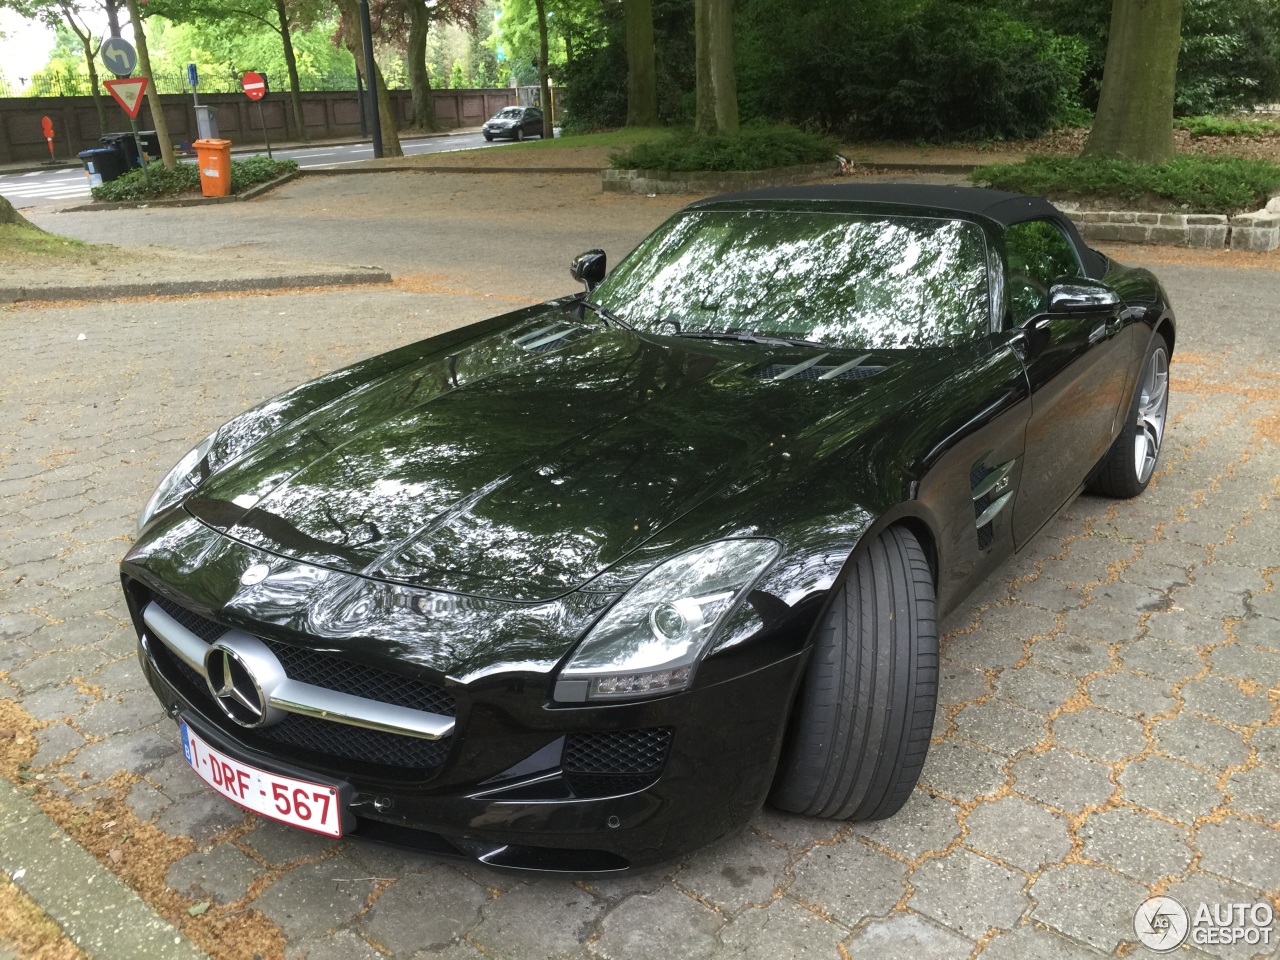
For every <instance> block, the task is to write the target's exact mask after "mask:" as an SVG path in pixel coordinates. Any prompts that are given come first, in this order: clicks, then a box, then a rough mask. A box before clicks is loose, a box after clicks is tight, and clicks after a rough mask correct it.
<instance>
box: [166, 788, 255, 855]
mask: <svg viewBox="0 0 1280 960" xmlns="http://www.w3.org/2000/svg"><path fill="white" fill-rule="evenodd" d="M248 816H252V814H249V813H246V812H245V811H244V810H243V809H242V808H240V807H238V806H236V805H235V804H234V803H232V802H231V801H230V800H228V799H226V798H225V797H223V796H222V794H220V793H215V792H214V791H213V789H212V788H206V789H205V790H204V791H202V792H200V793H194V794H192V795H191V796H188V797H183V798H182V799H181V800H178V801H177V802H175V803H173V804H171V805H170V806H168V807H166V808H165V809H164V811H163V812H161V814H160V815H159V816H158V817H157V818H156V827H158V828H159V829H161V830H163V831H164V832H165V833H171V834H174V835H175V836H179V837H190V838H191V839H192V840H194V841H195V842H196V843H198V844H199V843H208V842H209V841H210V840H211V839H212V838H213V837H214V835H215V834H218V833H221V832H222V831H223V830H226V829H228V828H229V827H234V826H235V825H236V824H239V823H243V822H244V820H245V818H246V817H248Z"/></svg>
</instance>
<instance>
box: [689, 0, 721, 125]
mask: <svg viewBox="0 0 1280 960" xmlns="http://www.w3.org/2000/svg"><path fill="white" fill-rule="evenodd" d="M710 21H711V0H693V34H694V37H693V39H694V49H695V55H694V68H695V71H696V76H697V96H696V99H697V105H696V112H695V117H694V129H696V130H697V132H698V133H715V132H716V89H715V84H714V83H712V81H711V28H710Z"/></svg>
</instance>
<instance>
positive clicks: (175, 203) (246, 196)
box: [61, 170, 302, 213]
mask: <svg viewBox="0 0 1280 960" xmlns="http://www.w3.org/2000/svg"><path fill="white" fill-rule="evenodd" d="M301 172H302V171H300V170H292V171H290V172H289V173H286V174H284V175H283V176H279V177H276V178H275V179H274V180H268V181H267V182H266V183H259V184H257V185H255V186H252V187H250V188H249V189H247V190H245V191H244V192H242V193H233V194H232V195H231V196H228V197H174V198H171V199H165V198H163V197H162V198H160V199H157V200H114V201H111V202H109V203H97V202H94V203H82V204H80V205H79V206H75V207H63V208H62V211H61V212H62V213H93V212H96V211H99V210H141V209H144V208H150V207H201V206H204V205H205V204H209V203H239V202H240V201H242V200H252V199H253V198H254V197H259V196H261V195H262V194H264V193H266V192H267V191H268V190H274V189H275V188H276V187H280V186H283V185H284V184H286V183H288V182H289V181H290V180H294V179H297V177H298V175H299V174H300V173H301Z"/></svg>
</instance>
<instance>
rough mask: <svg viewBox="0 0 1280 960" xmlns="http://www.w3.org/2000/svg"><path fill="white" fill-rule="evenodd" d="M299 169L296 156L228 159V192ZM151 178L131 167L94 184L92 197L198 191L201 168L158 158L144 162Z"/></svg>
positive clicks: (115, 198) (150, 197)
mask: <svg viewBox="0 0 1280 960" xmlns="http://www.w3.org/2000/svg"><path fill="white" fill-rule="evenodd" d="M297 169H298V162H297V161H296V160H268V159H267V158H266V157H262V156H254V157H248V158H246V159H244V160H232V161H231V192H232V193H240V192H241V191H242V190H247V189H248V188H249V187H254V186H257V185H258V184H260V183H266V182H267V181H268V180H274V179H275V178H276V177H280V176H283V175H284V174H286V173H291V172H293V171H294V170H297ZM147 173H150V174H151V182H150V183H148V182H147V176H146V174H145V173H143V171H142V168H141V167H138V168H137V169H134V170H130V171H129V172H128V173H126V174H124V175H123V176H120V177H117V178H116V179H114V180H112V181H110V182H108V183H104V184H103V185H102V186H100V187H94V188H93V191H92V192H93V199H95V200H104V201H120V200H153V199H156V198H159V197H177V196H182V195H183V194H189V193H199V192H200V169H199V167H198V166H196V164H194V163H186V162H183V163H178V164H177V165H175V166H174V168H173V169H172V170H168V169H166V168H165V165H164V164H163V163H161V162H160V161H159V160H156V161H153V162H152V163H150V164H148V165H147Z"/></svg>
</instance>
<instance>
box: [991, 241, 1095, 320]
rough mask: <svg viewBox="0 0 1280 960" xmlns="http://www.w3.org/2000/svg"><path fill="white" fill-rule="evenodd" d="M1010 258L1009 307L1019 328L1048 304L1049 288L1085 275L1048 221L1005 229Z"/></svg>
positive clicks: (1066, 243)
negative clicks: (1061, 281)
mask: <svg viewBox="0 0 1280 960" xmlns="http://www.w3.org/2000/svg"><path fill="white" fill-rule="evenodd" d="M1004 246H1005V255H1006V256H1007V257H1008V261H1009V275H1008V276H1009V279H1008V283H1007V285H1006V289H1007V291H1008V301H1009V310H1010V313H1011V314H1012V317H1013V325H1014V326H1015V327H1020V326H1022V325H1023V324H1024V323H1026V322H1027V321H1028V320H1030V319H1031V318H1032V317H1034V316H1037V315H1039V314H1041V313H1044V312H1045V310H1046V309H1048V306H1049V287H1051V286H1052V285H1053V284H1055V283H1057V282H1059V281H1060V280H1062V279H1064V278H1074V277H1082V276H1084V271H1083V270H1081V269H1080V261H1079V259H1077V257H1076V252H1075V248H1074V247H1072V245H1071V241H1070V240H1068V239H1067V237H1066V235H1065V234H1064V233H1063V232H1062V230H1061V229H1059V227H1058V226H1057V225H1056V224H1053V223H1050V222H1049V221H1048V220H1028V221H1027V222H1026V223H1015V224H1014V225H1013V226H1011V227H1009V228H1008V229H1007V230H1005V232H1004Z"/></svg>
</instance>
